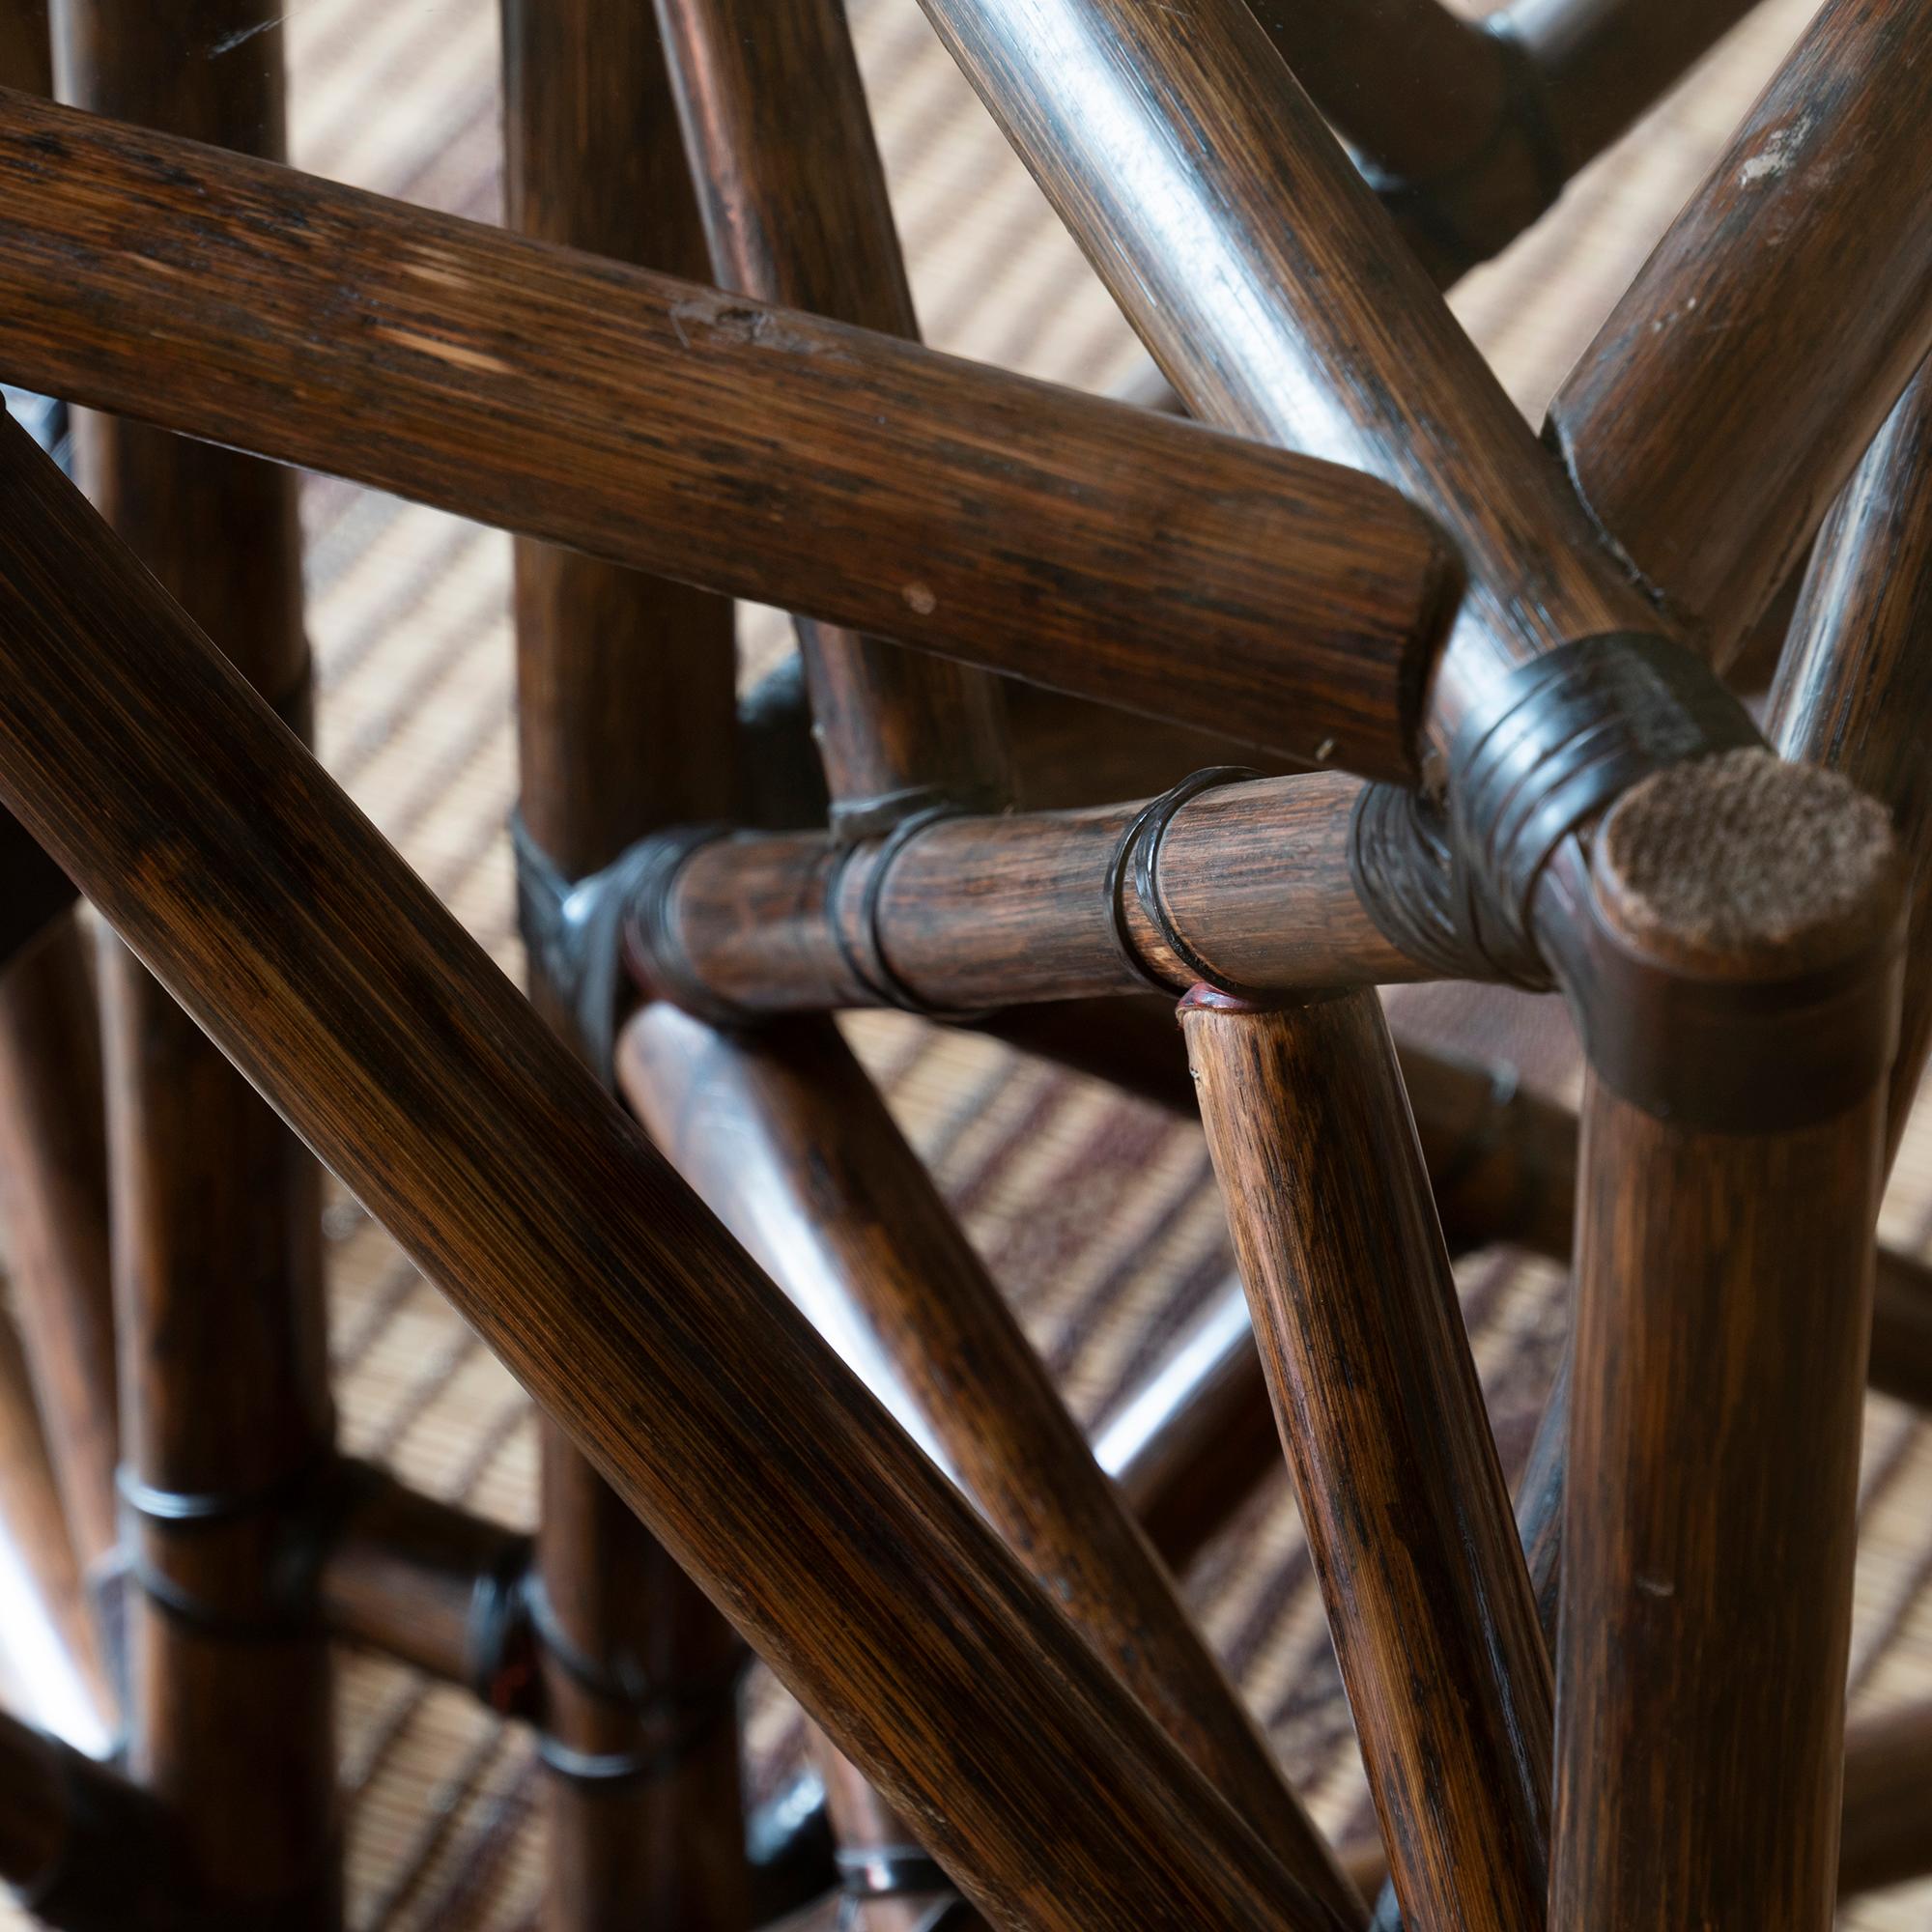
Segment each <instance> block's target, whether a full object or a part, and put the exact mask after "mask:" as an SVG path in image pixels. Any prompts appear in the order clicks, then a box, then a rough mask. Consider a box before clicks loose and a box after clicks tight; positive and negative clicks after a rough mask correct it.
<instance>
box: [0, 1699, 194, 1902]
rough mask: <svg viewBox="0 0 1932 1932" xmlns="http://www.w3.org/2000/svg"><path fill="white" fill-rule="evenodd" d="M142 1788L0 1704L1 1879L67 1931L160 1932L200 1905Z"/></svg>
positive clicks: (172, 1824) (168, 1830)
mask: <svg viewBox="0 0 1932 1932" xmlns="http://www.w3.org/2000/svg"><path fill="white" fill-rule="evenodd" d="M177 1831H178V1825H177V1821H176V1820H174V1819H173V1818H171V1817H170V1816H169V1815H168V1814H167V1813H166V1811H165V1810H164V1809H163V1808H162V1807H161V1806H160V1805H159V1804H156V1801H155V1800H154V1798H153V1797H152V1796H151V1795H150V1794H149V1793H147V1792H144V1791H141V1790H138V1789H137V1788H136V1787H135V1786H133V1785H131V1784H128V1782H126V1781H125V1780H124V1779H122V1778H121V1777H118V1776H115V1774H114V1773H112V1772H110V1771H109V1770H107V1768H106V1767H105V1766H104V1765H100V1764H97V1763H96V1762H95V1761H94V1760H93V1759H92V1758H89V1757H85V1756H83V1755H82V1754H81V1753H80V1752H79V1751H77V1750H75V1749H73V1748H72V1747H71V1746H69V1745H65V1744H62V1743H59V1742H57V1741H56V1740H55V1739H53V1738H50V1737H47V1736H45V1735H43V1733H41V1732H38V1731H36V1730H33V1729H32V1728H30V1727H29V1726H28V1725H26V1724H23V1723H21V1722H19V1720H18V1719H15V1718H13V1717H10V1716H9V1715H7V1714H6V1713H5V1712H0V1885H4V1886H5V1887H6V1888H7V1889H9V1890H10V1891H12V1892H13V1893H14V1897H15V1899H16V1900H17V1901H18V1902H19V1904H20V1905H21V1906H22V1907H23V1908H24V1909H25V1910H27V1911H28V1912H31V1913H32V1914H33V1915H34V1918H35V1919H36V1921H37V1922H38V1923H40V1924H43V1925H48V1926H54V1927H60V1928H65V1932H163V1928H164V1927H166V1926H168V1925H170V1924H177V1923H179V1922H180V1919H181V1918H182V1916H183V1915H184V1914H185V1913H190V1912H192V1911H194V1910H195V1909H196V1908H197V1907H199V1906H202V1905H204V1904H205V1901H204V1900H201V1899H199V1898H197V1897H196V1895H195V1893H194V1891H193V1889H192V1877H191V1875H190V1874H189V1873H187V1872H185V1870H184V1869H183V1867H182V1864H181V1861H180V1860H179V1859H178V1858H177V1857H176V1856H175V1855H174V1854H175V1850H176V1844H177Z"/></svg>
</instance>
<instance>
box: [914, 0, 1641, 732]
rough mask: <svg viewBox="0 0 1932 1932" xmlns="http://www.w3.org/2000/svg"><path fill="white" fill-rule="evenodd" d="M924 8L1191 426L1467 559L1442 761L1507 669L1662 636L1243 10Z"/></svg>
mask: <svg viewBox="0 0 1932 1932" xmlns="http://www.w3.org/2000/svg"><path fill="white" fill-rule="evenodd" d="M921 5H922V6H923V9H924V11H925V13H926V14H927V16H928V17H929V18H930V19H931V20H932V22H933V24H934V26H935V27H936V28H937V29H938V30H939V33H940V37H941V38H942V39H943V40H944V41H945V42H946V43H947V45H948V46H949V47H950V48H951V50H952V53H953V55H954V57H955V58H956V59H957V60H958V61H959V63H960V66H961V67H962V68H963V69H964V71H965V72H966V74H967V76H968V78H969V79H971V81H972V82H973V84H974V86H975V87H976V88H977V89H978V91H979V93H980V97H981V99H984V100H985V102H986V104H987V106H988V107H989V108H990V109H991V110H992V112H993V115H994V117H995V118H996V119H997V120H998V121H999V122H1000V124H1001V126H1002V127H1003V128H1005V130H1006V133H1007V137H1008V139H1009V141H1010V142H1011V143H1012V144H1013V147H1014V148H1015V150H1016V151H1017V152H1018V154H1019V156H1020V157H1021V158H1022V159H1023V160H1024V161H1025V162H1026V164H1027V166H1028V168H1029V169H1030V170H1031V172H1032V173H1033V175H1034V177H1035V179H1036V180H1037V182H1038V183H1039V185H1040V186H1041V187H1042V189H1044V191H1045V193H1046V196H1047V199H1048V200H1049V201H1051V202H1052V203H1053V205H1054V207H1055V209H1056V210H1057V211H1058V213H1060V216H1061V218H1062V219H1063V220H1064V221H1065V223H1066V225H1067V227H1068V228H1069V229H1070V230H1071V232H1072V233H1073V235H1074V237H1075V239H1076V240H1077V241H1079V242H1080V244H1081V246H1082V247H1083V248H1084V249H1085V250H1086V252H1087V255H1088V257H1089V259H1090V260H1091V261H1092V262H1093V264H1094V268H1095V269H1096V270H1098V272H1099V275H1100V278H1101V279H1102V281H1104V282H1105V283H1106V284H1107V286H1108V288H1109V289H1110V290H1111V291H1112V293H1113V295H1114V298H1115V299H1116V300H1117V301H1118V302H1119V303H1120V304H1121V307H1122V312H1123V313H1124V314H1125V316H1126V318H1127V320H1128V321H1129V322H1130V323H1131V324H1132V325H1133V327H1134V328H1135V330H1136V332H1137V333H1138V334H1139V335H1140V337H1141V339H1142V341H1143V342H1145V343H1146V344H1147V346H1148V349H1149V351H1150V352H1151V355H1153V358H1154V360H1155V361H1156V362H1158V363H1159V364H1160V366H1161V368H1162V370H1163V371H1164V372H1165V373H1166V375H1167V378H1168V380H1169V381H1170V382H1171V383H1173V384H1174V386H1175V388H1176V389H1177V390H1178V391H1179V393H1180V395H1181V397H1182V398H1183V400H1184V401H1185V402H1186V404H1187V406H1188V408H1189V409H1190V410H1191V411H1192V412H1194V413H1195V414H1196V415H1197V416H1199V417H1200V418H1201V419H1202V420H1204V421H1207V422H1212V423H1216V424H1218V425H1220V426H1222V427H1224V428H1230V429H1235V430H1238V431H1240V432H1241V433H1242V434H1243V435H1246V436H1250V437H1253V438H1256V439H1257V440H1263V441H1268V442H1275V443H1280V444H1282V445H1284V446H1286V447H1289V448H1293V449H1301V450H1305V451H1308V452H1309V453H1311V454H1319V455H1322V456H1326V457H1328V458H1330V459H1332V460H1334V461H1336V462H1341V463H1347V464H1349V465H1350V466H1351V467H1352V468H1354V469H1359V470H1363V471H1366V472H1368V473H1371V474H1374V475H1378V476H1380V477H1382V478H1383V479H1384V480H1385V481H1387V482H1390V483H1392V484H1394V485H1395V486H1396V487H1397V488H1398V489H1400V490H1402V491H1403V492H1404V493H1405V494H1406V496H1407V497H1410V498H1411V499H1412V500H1413V501H1414V502H1416V503H1418V504H1420V505H1421V506H1423V507H1424V508H1426V509H1427V510H1428V511H1429V512H1430V513H1431V514H1432V515H1433V516H1435V518H1436V519H1437V520H1438V521H1439V523H1440V524H1441V526H1442V527H1443V528H1444V529H1445V530H1446V531H1447V532H1448V534H1449V535H1450V537H1451V538H1452V539H1453V541H1454V542H1455V543H1456V545H1457V548H1458V549H1459V550H1460V552H1461V553H1462V555H1463V562H1464V564H1465V566H1466V568H1467V571H1468V574H1469V590H1468V594H1467V595H1466V597H1465V598H1464V600H1463V605H1462V607H1461V610H1460V611H1459V613H1458V616H1457V620H1456V623H1455V625H1454V627H1453V629H1452V632H1451V635H1450V639H1449V642H1448V645H1447V647H1446V649H1445V651H1444V653H1443V655H1442V657H1441V659H1440V661H1439V662H1438V664H1437V667H1436V669H1435V675H1434V678H1433V680H1432V683H1431V686H1430V692H1429V699H1428V711H1427V717H1426V720H1425V726H1426V731H1427V735H1428V736H1429V738H1430V740H1431V742H1432V743H1434V744H1435V745H1436V746H1437V747H1438V748H1439V747H1441V746H1442V745H1445V744H1446V742H1447V738H1448V735H1449V734H1450V733H1452V732H1453V731H1454V729H1455V727H1456V725H1457V724H1458V722H1459V721H1460V719H1461V717H1462V716H1463V712H1464V710H1465V709H1466V707H1467V704H1468V701H1469V699H1470V696H1471V695H1472V693H1474V692H1477V691H1480V690H1481V689H1483V688H1485V687H1486V686H1487V685H1488V684H1490V683H1491V682H1492V680H1493V679H1494V677H1495V676H1496V675H1497V674H1498V673H1499V672H1500V671H1502V670H1506V669H1507V668H1509V667H1510V666H1512V665H1514V664H1516V663H1518V662H1520V661H1521V660H1523V659H1525V658H1527V657H1530V656H1533V655H1535V654H1536V653H1538V652H1540V651H1543V650H1547V649H1549V648H1550V647H1552V646H1553V645H1556V644H1559V643H1562V642H1564V641H1565V640H1566V639H1574V638H1577V637H1583V636H1588V635H1591V634H1593V633H1596V632H1601V631H1608V630H1616V629H1620V628H1637V629H1654V628H1656V622H1657V620H1656V617H1655V613H1654V612H1653V611H1651V609H1650V607H1649V606H1648V604H1647V602H1646V601H1645V600H1644V599H1643V598H1642V597H1641V596H1640V595H1639V594H1638V593H1637V592H1636V590H1635V589H1634V587H1633V586H1632V584H1631V583H1630V582H1629V581H1628V579H1627V578H1626V576H1625V575H1624V572H1623V570H1622V568H1621V566H1619V565H1618V564H1617V563H1616V562H1615V561H1614V560H1613V559H1611V558H1610V557H1609V556H1608V555H1607V554H1605V552H1604V551H1603V550H1601V549H1600V547H1599V546H1598V544H1597V542H1596V540H1595V533H1594V531H1593V530H1592V529H1591V527H1590V526H1589V522H1588V519H1587V518H1585V517H1584V516H1583V515H1582V513H1581V512H1580V511H1579V510H1578V508H1577V505H1576V503H1575V502H1574V501H1573V500H1572V498H1571V496H1570V493H1569V491H1568V490H1567V489H1566V488H1565V487H1564V485H1563V482H1562V479H1561V477H1560V475H1559V474H1558V473H1557V471H1556V469H1555V468H1554V466H1553V465H1552V463H1551V461H1550V459H1549V457H1548V454H1547V453H1546V452H1544V451H1541V450H1539V449H1538V448H1537V447H1536V446H1535V439H1534V437H1533V436H1532V435H1531V434H1530V432H1529V430H1528V428H1527V427H1526V426H1525V425H1524V423H1523V421H1522V418H1521V416H1520V413H1519V412H1518V411H1517V410H1516V408H1515V406H1514V405H1513V404H1512V403H1511V402H1510V401H1509V399H1508V397H1507V396H1505V395H1504V393H1503V391H1502V389H1501V387H1500V386H1499V385H1498V384H1497V383H1496V381H1495V379H1494V377H1493V376H1492V374H1491V373H1490V371H1489V369H1488V367H1487V366H1486V365H1485V363H1484V361H1483V358H1482V356H1481V355H1479V354H1478V352H1477V351H1476V349H1475V347H1474V345H1473V344H1472V343H1471V342H1470V341H1469V339H1468V337H1467V336H1466V335H1465V334H1464V333H1463V329H1462V327H1461V326H1460V325H1459V324H1458V323H1457V322H1456V321H1455V320H1454V318H1453V317H1452V316H1451V315H1450V314H1449V311H1448V309H1447V308H1446V307H1445V306H1444V304H1443V302H1442V299H1441V298H1440V296H1439V295H1437V294H1436V292H1435V288H1434V287H1433V286H1432V285H1431V283H1430V280H1429V277H1428V275H1427V273H1426V271H1425V270H1424V269H1423V267H1422V265H1421V264H1420V263H1419V262H1418V261H1417V260H1416V258H1415V256H1414V255H1413V254H1412V253H1411V251H1410V250H1409V249H1408V247H1407V245H1406V243H1405V242H1404V241H1403V240H1402V238H1401V237H1400V236H1399V235H1398V234H1397V233H1396V232H1395V230H1394V227H1393V225H1392V224H1391V221H1390V219H1389V216H1388V215H1387V213H1385V212H1384V211H1383V210H1382V209H1381V208H1380V207H1378V204H1377V202H1376V199H1375V196H1374V194H1373V193H1372V192H1371V190H1370V189H1369V188H1368V187H1367V185H1365V184H1364V183H1363V182H1362V181H1361V180H1360V178H1359V177H1358V176H1357V174H1356V173H1355V170H1354V169H1353V168H1352V167H1351V166H1350V163H1349V161H1348V158H1347V156H1345V155H1344V154H1343V153H1342V151H1341V149H1340V147H1339V146H1338V145H1337V143H1336V141H1335V138H1334V136H1333V135H1332V134H1331V133H1330V132H1329V131H1328V129H1327V128H1326V127H1325V126H1324V125H1323V124H1322V121H1321V116H1320V115H1319V114H1318V113H1317V112H1316V110H1315V108H1314V106H1313V104H1312V103H1311V102H1310V101H1309V99H1308V98H1307V96H1306V95H1305V94H1303V93H1302V91H1301V89H1300V88H1299V87H1298V86H1297V85H1296V84H1295V80H1294V77H1293V75H1292V74H1291V73H1290V71H1289V70H1288V68H1287V67H1286V66H1285V65H1284V64H1283V62H1282V60H1281V58H1280V56H1279V54H1278V53H1277V52H1276V50H1275V48H1274V47H1273V45H1272V44H1271V43H1270V42H1269V39H1268V35H1267V34H1266V32H1265V31H1264V28H1263V27H1262V25H1261V24H1260V23H1259V21H1257V20H1256V19H1255V17H1254V16H1253V15H1252V14H1250V13H1249V11H1248V9H1247V7H1246V6H1245V5H1244V4H1243V0H1194V4H1192V5H1190V6H1189V7H1187V8H1185V9H1177V8H1174V7H1171V6H1167V5H1163V4H1161V0H921Z"/></svg>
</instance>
